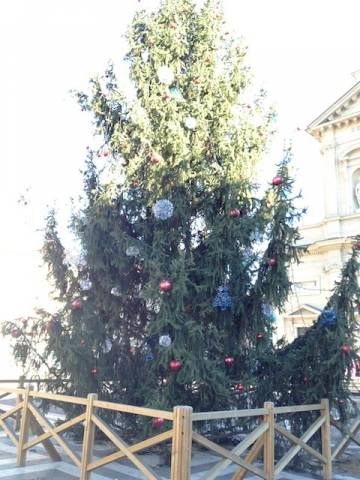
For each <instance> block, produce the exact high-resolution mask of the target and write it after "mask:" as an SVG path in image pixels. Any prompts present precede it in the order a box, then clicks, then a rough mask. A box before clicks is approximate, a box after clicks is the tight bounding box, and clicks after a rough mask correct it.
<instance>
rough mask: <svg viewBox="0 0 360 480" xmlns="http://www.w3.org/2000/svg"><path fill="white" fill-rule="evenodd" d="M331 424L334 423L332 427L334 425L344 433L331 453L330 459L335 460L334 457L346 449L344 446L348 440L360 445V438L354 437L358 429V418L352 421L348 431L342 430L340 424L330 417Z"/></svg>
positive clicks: (359, 428)
mask: <svg viewBox="0 0 360 480" xmlns="http://www.w3.org/2000/svg"><path fill="white" fill-rule="evenodd" d="M331 424H332V425H334V427H336V428H337V429H338V430H339V432H341V433H342V434H343V435H344V436H343V438H342V439H341V440H340V441H339V443H338V444H337V445H336V447H335V448H334V451H333V452H332V454H331V458H332V460H335V458H336V457H337V456H339V455H340V453H341V452H343V451H344V450H345V449H346V447H347V446H348V445H349V443H350V442H354V443H356V444H357V445H358V446H360V439H359V438H356V436H355V435H356V434H357V432H358V431H359V430H360V418H358V419H356V420H355V421H354V423H353V424H352V425H351V427H350V428H349V430H348V431H344V429H343V428H342V427H341V425H339V423H338V422H336V421H335V420H333V419H331Z"/></svg>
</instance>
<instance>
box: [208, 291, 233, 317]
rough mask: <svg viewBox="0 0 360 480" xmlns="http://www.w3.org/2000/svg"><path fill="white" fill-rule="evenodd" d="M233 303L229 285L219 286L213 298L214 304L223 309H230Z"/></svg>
mask: <svg viewBox="0 0 360 480" xmlns="http://www.w3.org/2000/svg"><path fill="white" fill-rule="evenodd" d="M232 305H233V299H232V297H231V295H230V291H229V289H228V287H219V288H218V290H217V294H216V295H215V298H214V300H213V306H214V307H215V308H218V309H219V310H221V311H225V310H228V309H230V308H231V307H232Z"/></svg>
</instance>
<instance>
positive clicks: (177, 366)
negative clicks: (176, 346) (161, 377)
mask: <svg viewBox="0 0 360 480" xmlns="http://www.w3.org/2000/svg"><path fill="white" fill-rule="evenodd" d="M169 367H170V370H171V371H172V372H174V373H177V372H178V371H179V370H181V369H182V362H181V360H171V362H170V363H169Z"/></svg>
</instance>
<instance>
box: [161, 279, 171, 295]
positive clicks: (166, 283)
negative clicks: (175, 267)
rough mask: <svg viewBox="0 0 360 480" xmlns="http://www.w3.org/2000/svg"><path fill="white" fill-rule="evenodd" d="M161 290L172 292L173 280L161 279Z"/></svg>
mask: <svg viewBox="0 0 360 480" xmlns="http://www.w3.org/2000/svg"><path fill="white" fill-rule="evenodd" d="M159 288H160V292H163V293H168V292H171V290H172V288H173V284H172V281H171V280H161V282H160V284H159Z"/></svg>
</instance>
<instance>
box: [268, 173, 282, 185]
mask: <svg viewBox="0 0 360 480" xmlns="http://www.w3.org/2000/svg"><path fill="white" fill-rule="evenodd" d="M283 181H284V180H283V178H282V176H280V175H276V177H274V178H273V179H272V181H271V183H272V185H273V186H274V187H279V186H280V185H281V184H282V183H283Z"/></svg>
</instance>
